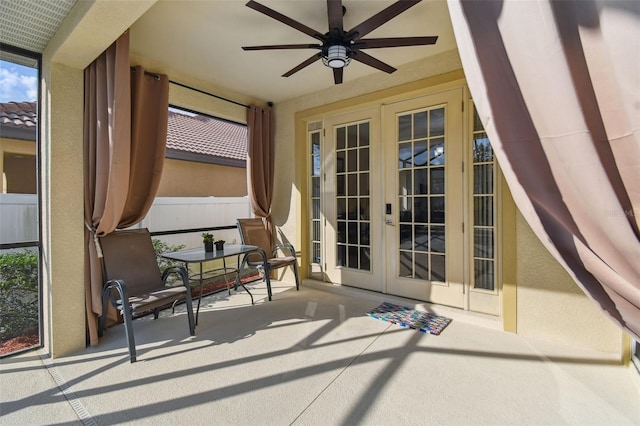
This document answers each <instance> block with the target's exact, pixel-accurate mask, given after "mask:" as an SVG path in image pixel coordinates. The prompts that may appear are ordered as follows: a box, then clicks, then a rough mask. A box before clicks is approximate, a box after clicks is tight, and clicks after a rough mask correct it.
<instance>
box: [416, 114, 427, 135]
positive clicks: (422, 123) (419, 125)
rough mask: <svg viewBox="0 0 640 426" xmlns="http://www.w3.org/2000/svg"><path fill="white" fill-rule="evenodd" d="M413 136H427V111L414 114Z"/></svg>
mask: <svg viewBox="0 0 640 426" xmlns="http://www.w3.org/2000/svg"><path fill="white" fill-rule="evenodd" d="M413 129H414V130H413V137H414V138H426V137H427V112H426V111H423V112H418V113H415V114H413Z"/></svg>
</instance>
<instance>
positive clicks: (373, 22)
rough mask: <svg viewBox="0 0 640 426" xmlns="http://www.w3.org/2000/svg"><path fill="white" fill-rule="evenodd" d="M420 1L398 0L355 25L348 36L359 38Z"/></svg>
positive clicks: (354, 38)
mask: <svg viewBox="0 0 640 426" xmlns="http://www.w3.org/2000/svg"><path fill="white" fill-rule="evenodd" d="M420 1H421V0H398V1H397V2H395V3H393V4H392V5H391V6H389V7H387V8H386V9H384V10H383V11H381V12H378V13H377V14H375V15H373V16H372V17H371V18H369V19H367V20H366V21H364V22H362V23H361V24H359V25H356V26H355V27H353V28H352V29H351V30H350V31H349V32H348V33H347V37H350V38H351V39H352V40H359V39H361V38H362V37H364V36H365V35H367V34H369V33H370V32H371V31H373V30H375V29H376V28H378V27H379V26H381V25H382V24H384V23H385V22H387V21H390V20H391V19H393V18H395V17H396V16H398V15H400V14H401V13H402V12H404V11H405V10H407V9H409V8H410V7H412V6H415V5H416V4H418V3H420Z"/></svg>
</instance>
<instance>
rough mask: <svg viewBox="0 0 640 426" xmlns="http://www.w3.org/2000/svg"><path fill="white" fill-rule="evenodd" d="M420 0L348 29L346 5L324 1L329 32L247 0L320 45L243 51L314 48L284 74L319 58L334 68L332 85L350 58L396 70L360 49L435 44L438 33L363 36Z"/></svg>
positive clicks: (411, 0)
mask: <svg viewBox="0 0 640 426" xmlns="http://www.w3.org/2000/svg"><path fill="white" fill-rule="evenodd" d="M420 1H421V0H398V1H397V2H395V3H393V4H392V5H390V6H389V7H387V8H386V9H384V10H382V11H380V12H378V13H377V14H375V15H373V16H372V17H370V18H369V19H367V20H365V21H364V22H362V23H360V24H358V25H356V26H355V27H353V28H352V29H350V30H349V31H345V30H344V28H343V26H342V24H343V22H342V18H343V16H344V14H345V12H346V8H345V7H344V6H343V5H342V0H327V15H328V20H329V32H327V33H324V34H322V33H321V32H319V31H316V30H314V29H312V28H309V27H307V26H306V25H304V24H302V23H300V22H298V21H296V20H294V19H291V18H289V17H288V16H285V15H283V14H281V13H279V12H276V11H275V10H273V9H270V8H268V7H267V6H264V5H262V4H260V3H258V2H255V1H253V0H251V1H249V2H248V3H247V7H250V8H251V9H253V10H256V11H258V12H260V13H263V14H265V15H267V16H269V17H271V18H273V19H276V20H278V21H280V22H282V23H283V24H286V25H288V26H290V27H292V28H295V29H296V30H298V31H301V32H303V33H305V34H307V35H309V36H311V37H313V38H315V39H317V40H318V41H320V42H321V44H277V45H270V46H244V47H242V49H244V50H278V49H317V50H318V51H319V52H317V53H316V54H314V55H313V56H311V57H310V58H309V59H307V60H306V61H304V62H302V63H301V64H299V65H297V66H296V67H294V68H292V69H291V70H289V71H287V72H286V73H284V74H283V75H282V76H283V77H289V76H291V75H293V74H295V73H296V72H298V71H300V70H301V69H303V68H305V67H307V66H309V65H311V64H312V63H314V62H315V61H317V60H319V59H322V62H323V63H324V64H325V65H326V66H328V67H330V68H333V79H334V81H335V84H341V83H342V74H343V68H344V67H346V66H347V65H349V62H351V60H352V59H353V60H355V61H358V62H362V63H363V64H366V65H369V66H371V67H373V68H377V69H379V70H381V71H384V72H387V73H389V74H391V73H392V72H394V71H395V70H396V69H395V68H394V67H392V66H391V65H388V64H386V63H384V62H382V61H380V60H378V59H376V58H374V57H373V56H370V55H368V54H366V53H365V52H363V51H362V50H363V49H378V48H384V47H400V46H420V45H427V44H435V43H436V41H437V40H438V36H430V37H387V38H362V37H364V36H366V35H367V34H369V33H370V32H371V31H373V30H375V29H376V28H378V27H379V26H381V25H382V24H384V23H385V22H387V21H389V20H391V19H393V18H395V17H396V16H398V15H399V14H401V13H402V12H404V11H405V10H407V9H409V8H410V7H412V6H414V5H416V4H417V3H420Z"/></svg>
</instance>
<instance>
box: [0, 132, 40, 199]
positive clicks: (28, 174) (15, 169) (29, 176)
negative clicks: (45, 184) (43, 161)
mask: <svg viewBox="0 0 640 426" xmlns="http://www.w3.org/2000/svg"><path fill="white" fill-rule="evenodd" d="M14 154H17V155H19V156H23V157H22V158H17V157H15V156H14ZM35 155H36V144H35V141H25V140H19V139H10V138H3V137H0V193H2V194H5V193H8V192H14V193H16V192H17V193H22V194H35V188H36V168H35V163H34V161H35Z"/></svg>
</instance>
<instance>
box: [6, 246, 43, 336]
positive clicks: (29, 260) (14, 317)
mask: <svg viewBox="0 0 640 426" xmlns="http://www.w3.org/2000/svg"><path fill="white" fill-rule="evenodd" d="M37 328H38V253H37V251H32V250H23V251H20V252H12V253H4V254H0V341H3V342H4V341H6V340H9V339H12V338H14V337H18V336H22V335H24V334H27V333H30V332H32V331H33V330H34V329H36V330H37Z"/></svg>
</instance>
